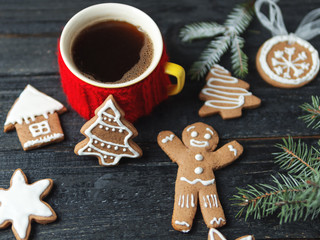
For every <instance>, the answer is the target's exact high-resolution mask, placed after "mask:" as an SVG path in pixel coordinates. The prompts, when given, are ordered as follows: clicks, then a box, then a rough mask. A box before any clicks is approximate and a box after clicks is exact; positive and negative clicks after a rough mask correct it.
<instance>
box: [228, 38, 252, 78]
mask: <svg viewBox="0 0 320 240" xmlns="http://www.w3.org/2000/svg"><path fill="white" fill-rule="evenodd" d="M243 45H244V39H243V38H242V37H240V36H237V35H235V36H234V38H233V40H232V45H231V63H232V70H233V71H234V73H235V75H237V76H239V77H240V78H243V77H245V76H246V75H247V74H248V57H247V55H246V54H245V53H244V52H243V51H242V48H243Z"/></svg>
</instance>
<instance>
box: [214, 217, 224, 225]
mask: <svg viewBox="0 0 320 240" xmlns="http://www.w3.org/2000/svg"><path fill="white" fill-rule="evenodd" d="M225 221H226V220H224V219H223V218H222V217H220V218H219V219H217V218H216V217H214V218H213V219H212V220H211V221H210V224H214V223H217V224H218V225H220V223H221V222H225Z"/></svg>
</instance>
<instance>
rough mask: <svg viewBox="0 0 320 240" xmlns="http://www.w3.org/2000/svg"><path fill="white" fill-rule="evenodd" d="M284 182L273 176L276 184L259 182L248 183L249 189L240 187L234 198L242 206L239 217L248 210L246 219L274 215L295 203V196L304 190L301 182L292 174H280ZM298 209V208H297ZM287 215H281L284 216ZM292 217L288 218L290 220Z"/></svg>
mask: <svg viewBox="0 0 320 240" xmlns="http://www.w3.org/2000/svg"><path fill="white" fill-rule="evenodd" d="M279 176H280V178H281V180H282V182H280V181H279V180H278V179H277V178H275V177H273V176H272V178H273V182H274V184H275V185H276V186H273V185H268V184H257V185H255V186H251V185H248V188H249V189H240V188H238V194H237V195H234V198H233V200H235V201H238V203H236V204H237V205H239V206H241V207H242V208H241V210H240V211H239V213H238V214H237V217H240V215H241V214H242V213H243V212H244V211H246V216H245V219H246V220H247V218H248V217H249V216H253V218H254V219H261V218H263V217H266V216H269V215H272V214H273V213H274V212H275V211H276V210H278V209H282V208H286V207H290V208H292V206H293V205H295V203H294V200H292V199H293V196H294V195H295V194H296V193H297V192H300V191H303V189H302V187H301V182H299V181H298V180H296V179H294V178H293V177H292V176H290V175H288V176H284V175H281V174H279ZM296 210H298V209H296ZM280 217H281V216H280ZM284 217H285V215H283V216H282V217H281V221H282V218H284ZM288 220H290V219H287V220H286V221H288Z"/></svg>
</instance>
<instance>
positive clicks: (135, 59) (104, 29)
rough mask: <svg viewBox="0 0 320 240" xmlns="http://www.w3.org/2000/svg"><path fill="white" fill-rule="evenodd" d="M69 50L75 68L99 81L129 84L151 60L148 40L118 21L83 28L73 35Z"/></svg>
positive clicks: (136, 30)
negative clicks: (73, 38)
mask: <svg viewBox="0 0 320 240" xmlns="http://www.w3.org/2000/svg"><path fill="white" fill-rule="evenodd" d="M71 51H72V58H73V61H74V63H75V65H76V66H77V67H78V69H79V70H80V71H81V72H82V73H83V74H84V75H86V76H87V77H88V78H90V79H93V80H96V81H100V82H117V83H118V82H126V81H130V80H132V79H134V78H136V77H138V76H139V75H141V74H142V73H143V72H144V71H145V70H146V69H147V68H148V66H149V65H150V63H151V60H152V57H153V45H152V42H151V39H150V37H149V36H148V35H147V34H146V33H144V32H142V31H140V30H139V28H138V27H136V26H134V25H132V24H130V23H127V22H122V21H104V22H97V23H95V24H92V25H90V26H88V27H86V28H85V29H84V30H82V31H81V32H80V33H79V34H78V35H77V36H76V38H75V40H74V42H73V44H72V49H71Z"/></svg>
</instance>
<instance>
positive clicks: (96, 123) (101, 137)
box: [74, 95, 142, 166]
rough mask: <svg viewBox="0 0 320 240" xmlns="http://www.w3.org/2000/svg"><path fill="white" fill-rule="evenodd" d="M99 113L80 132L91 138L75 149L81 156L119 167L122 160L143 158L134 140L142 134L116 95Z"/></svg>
mask: <svg viewBox="0 0 320 240" xmlns="http://www.w3.org/2000/svg"><path fill="white" fill-rule="evenodd" d="M95 114H96V115H95V116H94V117H93V118H92V119H90V120H89V121H88V122H86V123H85V124H84V125H83V127H82V128H81V130H80V132H81V133H82V134H83V135H85V136H86V137H87V138H86V139H84V140H83V141H81V142H80V143H78V144H77V145H76V146H75V148H74V152H75V153H76V154H77V155H90V156H96V157H97V158H98V159H99V164H100V165H102V166H114V165H117V164H118V163H119V161H120V159H121V158H122V157H127V158H138V157H141V156H142V150H141V149H140V147H139V146H138V145H137V144H136V143H135V142H133V141H132V138H134V137H136V136H137V135H138V131H137V130H136V129H135V128H134V126H133V125H132V124H131V123H130V122H128V121H127V120H126V119H124V112H123V111H122V109H121V108H120V107H119V106H118V104H117V103H116V101H115V99H114V98H113V96H112V95H109V97H108V98H107V99H106V100H105V101H104V102H103V103H102V104H101V106H100V107H98V108H97V109H96V110H95Z"/></svg>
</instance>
